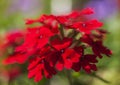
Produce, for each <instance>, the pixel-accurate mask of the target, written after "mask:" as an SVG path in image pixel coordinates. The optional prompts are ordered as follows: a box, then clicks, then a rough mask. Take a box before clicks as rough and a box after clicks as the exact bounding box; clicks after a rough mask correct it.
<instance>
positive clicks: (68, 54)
mask: <svg viewBox="0 0 120 85" xmlns="http://www.w3.org/2000/svg"><path fill="white" fill-rule="evenodd" d="M71 42H72V40H71V39H68V38H64V39H63V40H59V39H55V40H53V41H52V43H51V44H52V46H53V47H54V48H55V49H56V51H57V52H56V53H57V54H58V55H57V57H59V58H58V60H57V63H56V68H57V70H59V71H61V70H62V69H63V68H64V67H65V68H67V69H70V68H71V67H72V64H73V63H75V62H79V58H80V55H79V54H78V53H77V52H75V51H74V49H71V48H69V46H70V45H71Z"/></svg>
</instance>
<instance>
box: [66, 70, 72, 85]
mask: <svg viewBox="0 0 120 85" xmlns="http://www.w3.org/2000/svg"><path fill="white" fill-rule="evenodd" d="M65 74H66V76H67V78H68V81H69V85H73V80H72V75H71V71H68V70H65Z"/></svg>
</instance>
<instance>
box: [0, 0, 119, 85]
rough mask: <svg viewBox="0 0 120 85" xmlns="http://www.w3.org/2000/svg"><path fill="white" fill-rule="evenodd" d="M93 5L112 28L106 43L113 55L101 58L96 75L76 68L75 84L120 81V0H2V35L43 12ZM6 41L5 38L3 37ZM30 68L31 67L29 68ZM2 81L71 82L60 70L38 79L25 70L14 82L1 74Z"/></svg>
mask: <svg viewBox="0 0 120 85" xmlns="http://www.w3.org/2000/svg"><path fill="white" fill-rule="evenodd" d="M86 7H91V8H93V9H94V10H95V14H94V15H92V16H90V18H98V19H99V20H101V21H102V22H104V26H103V29H106V30H108V31H109V33H108V35H107V38H106V41H105V43H104V44H105V45H106V46H108V47H109V48H110V49H111V50H113V55H112V56H111V57H110V58H108V57H106V56H105V57H104V58H103V59H100V60H99V63H98V64H97V66H98V71H97V72H95V73H93V74H92V75H89V74H85V73H84V72H82V71H81V72H79V73H76V72H72V80H73V81H74V85H97V84H98V85H120V0H0V36H3V35H4V34H5V33H6V32H8V31H11V30H16V29H24V28H25V24H24V23H25V19H27V18H37V17H39V16H40V14H43V13H46V14H50V13H52V14H55V15H60V14H65V13H69V12H70V11H72V10H80V9H82V8H86ZM0 41H2V40H0ZM26 70H27V69H26ZM0 85H69V83H68V80H67V78H66V75H64V74H62V73H59V74H58V75H56V76H54V77H53V78H52V79H50V80H47V79H43V80H42V81H40V82H39V83H34V81H33V80H32V79H28V78H27V74H26V73H25V74H22V75H21V76H19V77H18V78H16V79H14V80H13V81H12V82H8V81H7V79H6V78H5V77H2V76H1V77H0Z"/></svg>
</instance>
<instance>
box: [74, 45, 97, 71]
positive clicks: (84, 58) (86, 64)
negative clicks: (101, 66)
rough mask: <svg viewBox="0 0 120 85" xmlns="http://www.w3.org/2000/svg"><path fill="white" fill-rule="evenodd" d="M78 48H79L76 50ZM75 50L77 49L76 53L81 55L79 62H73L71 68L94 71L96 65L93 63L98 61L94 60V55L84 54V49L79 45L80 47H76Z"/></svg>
mask: <svg viewBox="0 0 120 85" xmlns="http://www.w3.org/2000/svg"><path fill="white" fill-rule="evenodd" d="M78 49H79V50H78ZM75 51H77V53H79V54H80V55H81V57H80V58H79V59H80V60H79V62H77V63H74V64H73V66H72V68H73V69H74V70H75V71H77V72H78V71H80V69H81V68H82V69H84V70H85V71H86V72H87V73H90V72H91V70H94V71H96V70H97V68H96V65H95V63H97V62H98V61H97V60H96V56H95V55H93V54H86V55H84V49H83V48H82V47H81V46H80V47H76V48H75Z"/></svg>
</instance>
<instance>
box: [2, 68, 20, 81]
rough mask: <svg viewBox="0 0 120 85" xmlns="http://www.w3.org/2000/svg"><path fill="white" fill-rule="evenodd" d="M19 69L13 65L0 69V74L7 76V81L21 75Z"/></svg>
mask: <svg viewBox="0 0 120 85" xmlns="http://www.w3.org/2000/svg"><path fill="white" fill-rule="evenodd" d="M21 73H22V72H21V69H20V68H19V67H14V68H10V69H0V75H3V77H7V78H8V80H9V81H12V80H14V79H15V78H17V77H19V76H20V75H21Z"/></svg>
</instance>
